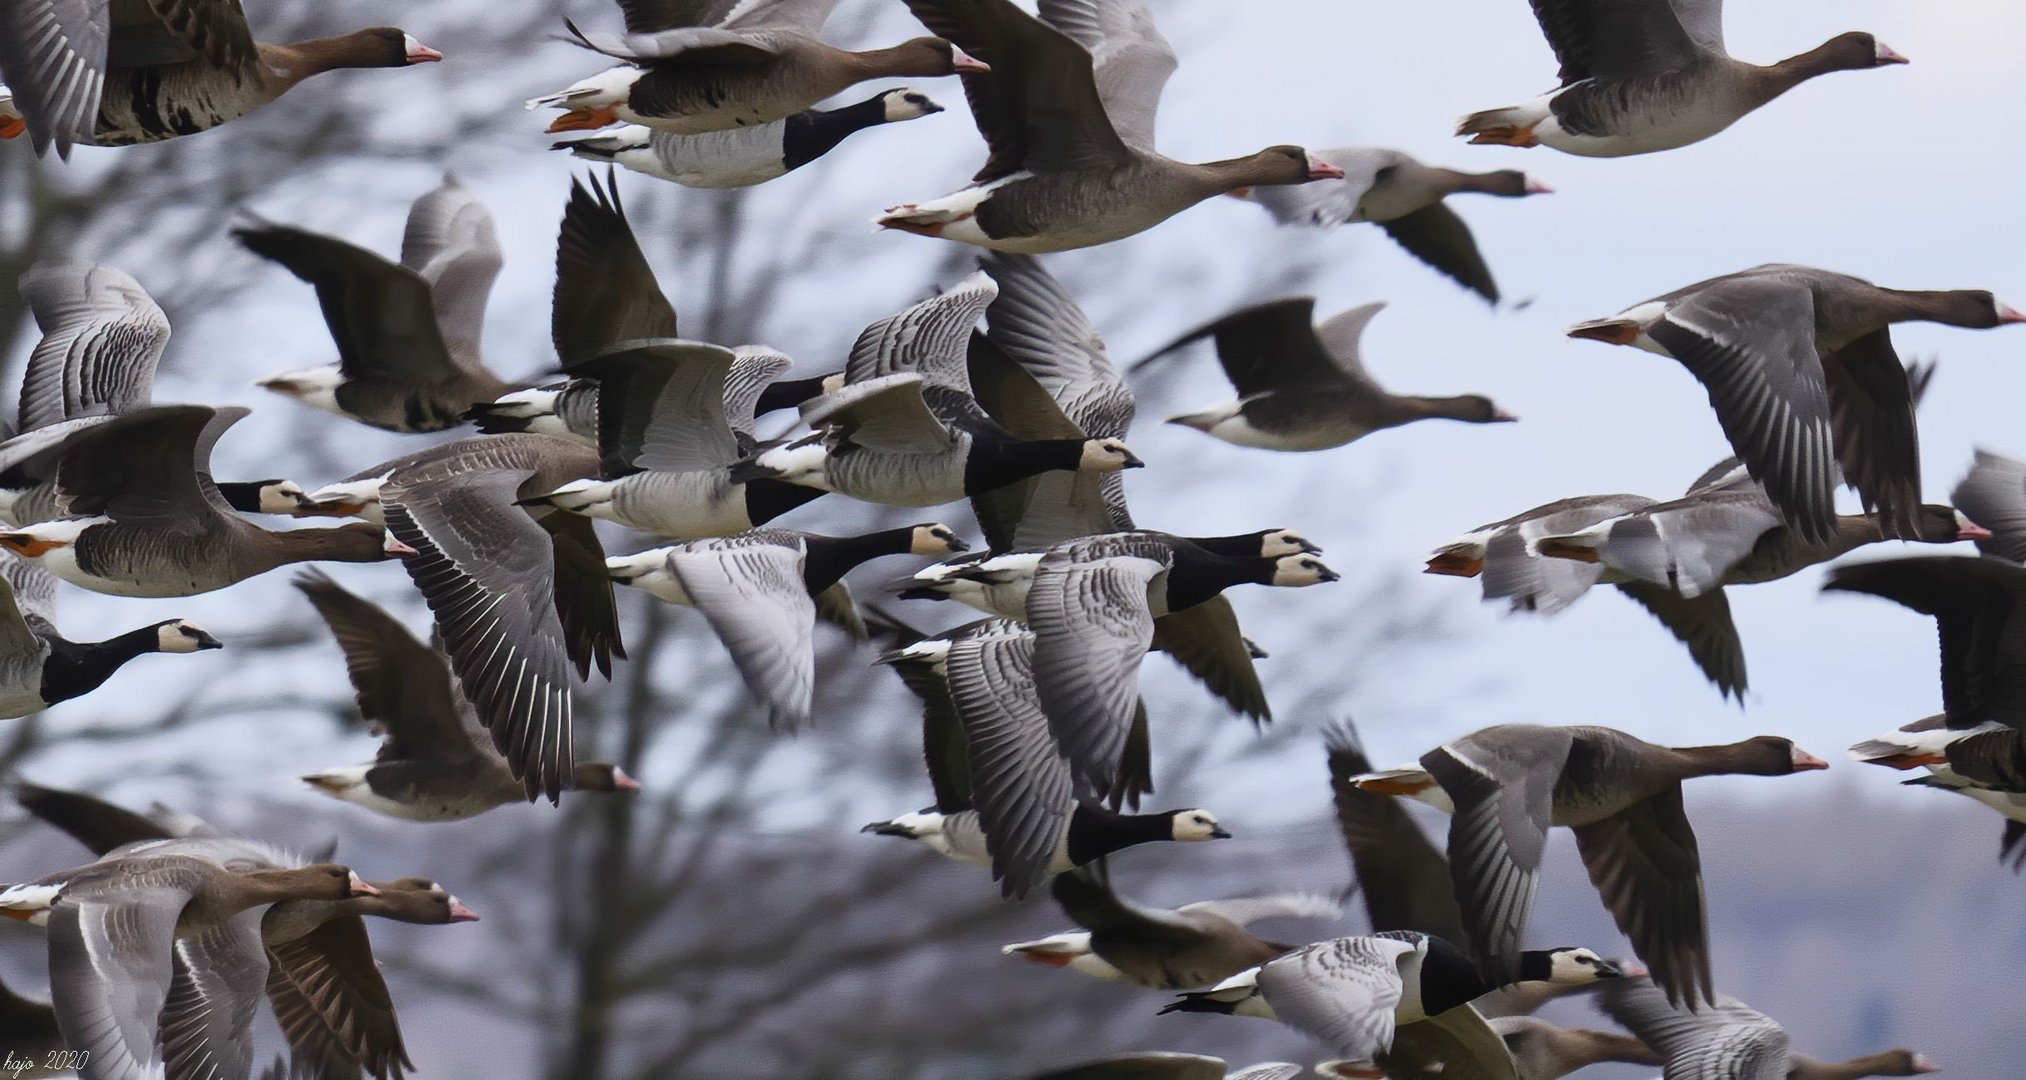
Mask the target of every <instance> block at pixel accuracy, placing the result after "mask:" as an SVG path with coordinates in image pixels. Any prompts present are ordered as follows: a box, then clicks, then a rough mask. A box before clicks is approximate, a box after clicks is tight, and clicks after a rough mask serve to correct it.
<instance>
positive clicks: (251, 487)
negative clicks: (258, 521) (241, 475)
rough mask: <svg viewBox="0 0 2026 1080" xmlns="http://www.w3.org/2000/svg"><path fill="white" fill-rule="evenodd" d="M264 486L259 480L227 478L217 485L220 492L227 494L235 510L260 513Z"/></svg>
mask: <svg viewBox="0 0 2026 1080" xmlns="http://www.w3.org/2000/svg"><path fill="white" fill-rule="evenodd" d="M263 486H264V485H262V484H261V483H260V482H259V481H257V480H227V481H225V482H224V483H220V484H218V485H217V487H218V494H220V495H223V496H225V501H226V502H228V503H230V504H231V505H232V508H233V509H234V510H237V511H239V512H241V513H244V514H258V513H260V489H261V488H262V487H263Z"/></svg>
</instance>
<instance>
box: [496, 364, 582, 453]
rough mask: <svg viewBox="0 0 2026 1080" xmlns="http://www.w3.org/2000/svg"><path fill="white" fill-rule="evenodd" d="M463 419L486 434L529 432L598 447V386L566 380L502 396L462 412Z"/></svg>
mask: <svg viewBox="0 0 2026 1080" xmlns="http://www.w3.org/2000/svg"><path fill="white" fill-rule="evenodd" d="M464 418H465V419H466V420H469V421H471V424H472V426H473V427H476V428H477V429H478V430H480V431H482V432H484V433H485V434H487V435H505V434H507V433H509V432H515V431H532V432H535V433H537V434H540V435H557V436H561V437H563V438H566V439H575V440H577V441H578V442H581V443H583V444H584V445H586V446H591V447H595V446H597V445H598V384H597V382H595V381H593V380H591V379H565V380H563V381H562V382H553V383H547V384H544V385H542V386H536V387H531V388H529V389H527V390H515V391H513V392H512V393H508V394H501V395H500V396H499V397H496V398H494V399H493V400H491V401H481V402H479V403H478V404H476V405H473V406H472V407H471V408H469V409H467V410H465V413H464Z"/></svg>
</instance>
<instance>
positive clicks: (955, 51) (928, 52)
mask: <svg viewBox="0 0 2026 1080" xmlns="http://www.w3.org/2000/svg"><path fill="white" fill-rule="evenodd" d="M880 51H881V52H882V53H883V54H884V59H885V61H886V62H885V63H884V64H883V65H882V66H883V67H884V68H885V69H886V72H887V74H889V75H920V76H935V75H983V74H985V73H986V72H988V71H991V70H992V65H990V64H987V63H986V62H984V61H983V60H980V59H978V58H977V57H975V56H972V55H971V54H970V53H967V52H965V51H964V50H962V49H960V48H958V47H957V46H956V43H955V42H951V41H947V40H945V39H943V38H939V37H918V38H909V39H908V40H906V41H903V42H901V43H900V44H898V45H895V46H894V47H892V48H890V49H882V50H880Z"/></svg>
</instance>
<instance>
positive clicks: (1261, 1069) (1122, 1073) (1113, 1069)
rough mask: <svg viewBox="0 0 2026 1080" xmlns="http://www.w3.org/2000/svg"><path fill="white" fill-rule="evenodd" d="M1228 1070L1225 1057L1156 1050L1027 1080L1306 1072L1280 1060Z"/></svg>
mask: <svg viewBox="0 0 2026 1080" xmlns="http://www.w3.org/2000/svg"><path fill="white" fill-rule="evenodd" d="M1227 1069H1229V1066H1227V1065H1225V1063H1224V1059H1223V1058H1214V1057H1206V1056H1204V1055H1202V1054H1176V1053H1169V1052H1165V1051H1158V1050H1155V1051H1148V1052H1146V1053H1140V1054H1120V1055H1119V1056H1117V1057H1108V1058H1104V1059H1102V1060H1099V1061H1087V1062H1084V1063H1083V1064H1081V1065H1071V1066H1069V1067H1068V1068H1066V1069H1050V1070H1048V1071H1047V1072H1042V1073H1035V1074H1034V1075H1032V1076H1028V1077H1026V1078H1025V1080H1295V1078H1296V1077H1298V1076H1300V1075H1301V1074H1302V1072H1303V1070H1302V1067H1301V1066H1299V1065H1289V1064H1286V1063H1285V1062H1279V1061H1269V1062H1265V1063H1263V1064H1259V1065H1251V1066H1247V1067H1246V1068H1243V1069H1237V1070H1234V1071H1226V1070H1227Z"/></svg>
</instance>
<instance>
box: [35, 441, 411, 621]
mask: <svg viewBox="0 0 2026 1080" xmlns="http://www.w3.org/2000/svg"><path fill="white" fill-rule="evenodd" d="M247 412H248V410H246V409H244V408H240V407H238V406H225V407H220V408H212V407H210V406H206V405H158V406H152V407H149V408H145V409H138V410H135V411H133V412H130V413H127V414H125V415H123V416H118V417H114V418H113V419H111V420H108V421H106V422H105V423H103V424H99V425H97V426H95V427H93V428H91V429H90V430H87V431H84V432H81V433H79V434H77V435H75V436H73V437H72V438H70V439H69V440H68V441H67V442H66V443H65V444H64V448H63V451H62V455H61V457H60V458H59V460H58V463H57V467H56V490H57V500H58V506H59V509H61V510H62V511H63V513H64V514H65V515H66V516H65V517H63V518H60V519H58V520H55V521H49V522H44V523H41V524H37V525H31V526H29V527H27V528H24V529H16V530H13V531H11V532H0V547H4V548H6V549H7V550H8V551H11V552H13V553H14V554H16V555H19V556H21V557H22V558H25V559H34V560H35V561H36V562H38V563H40V564H41V565H42V567H43V568H44V569H46V570H48V571H49V572H51V573H53V574H55V575H56V576H57V577H60V578H62V579H64V580H65V581H68V582H70V583H71V584H73V585H81V586H83V587H84V588H87V589H90V590H92V591H93V592H102V593H109V594H111V595H113V596H158V597H159V596H193V595H196V594H197V593H203V592H210V591H212V590H213V589H222V588H225V587H226V586H228V585H231V584H234V583H235V582H239V581H243V580H245V579H247V578H250V577H253V576H255V575H256V574H264V573H266V572H268V571H269V570H273V569H275V568H276V567H280V566H286V565H288V564H290V563H298V562H309V561H311V560H316V559H329V560H332V561H335V562H379V561H381V560H383V559H386V558H388V557H389V552H388V550H387V549H386V543H387V538H386V536H385V534H383V533H382V531H381V530H380V529H379V528H377V527H375V526H372V525H366V524H358V523H354V524H349V525H342V526H339V527H337V528H334V529H295V530H292V531H289V532H269V531H267V530H266V529H263V528H261V527H260V526H258V525H255V524H253V523H252V522H250V521H247V520H246V519H244V518H242V517H240V516H239V515H238V514H236V513H234V512H233V508H232V506H231V504H229V503H227V502H226V501H225V498H224V496H223V495H221V494H220V493H219V491H218V485H217V484H215V483H213V482H212V480H211V448H212V447H213V446H214V445H215V444H216V443H217V441H218V438H219V436H221V435H223V434H224V433H225V430H226V429H227V428H229V427H231V426H232V425H233V424H235V423H238V422H239V420H240V419H241V418H242V417H244V416H246V414H247ZM395 551H396V552H397V553H398V551H399V546H398V545H396V548H395Z"/></svg>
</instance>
